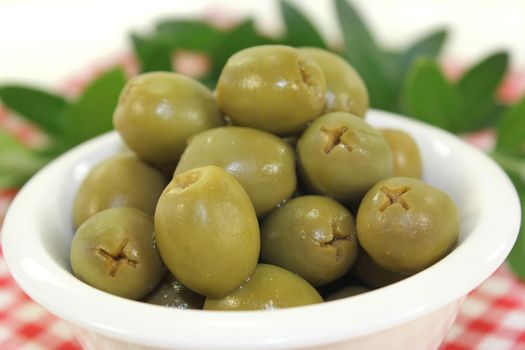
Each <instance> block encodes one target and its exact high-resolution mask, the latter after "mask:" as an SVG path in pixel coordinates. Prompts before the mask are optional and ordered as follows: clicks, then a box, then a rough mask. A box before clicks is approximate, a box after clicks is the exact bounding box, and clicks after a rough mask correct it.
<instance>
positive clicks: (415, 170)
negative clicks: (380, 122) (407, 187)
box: [380, 129, 423, 179]
mask: <svg viewBox="0 0 525 350" xmlns="http://www.w3.org/2000/svg"><path fill="white" fill-rule="evenodd" d="M380 131H381V134H383V137H384V138H385V140H386V142H388V144H389V146H390V149H391V150H392V160H393V162H394V163H393V168H392V176H396V177H399V176H401V177H414V178H416V179H421V173H422V172H423V170H422V165H421V155H420V153H419V148H418V146H417V143H416V141H415V140H414V139H413V138H412V136H410V134H408V133H406V132H404V131H402V130H394V129H382V130H380Z"/></svg>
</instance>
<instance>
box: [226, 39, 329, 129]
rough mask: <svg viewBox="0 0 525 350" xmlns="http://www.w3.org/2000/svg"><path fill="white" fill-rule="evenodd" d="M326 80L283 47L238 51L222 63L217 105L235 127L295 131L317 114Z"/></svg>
mask: <svg viewBox="0 0 525 350" xmlns="http://www.w3.org/2000/svg"><path fill="white" fill-rule="evenodd" d="M325 94H326V82H325V79H324V75H323V72H322V71H321V68H320V67H319V65H318V64H317V62H315V60H314V59H313V58H311V57H310V56H308V55H306V54H304V53H302V52H301V51H299V50H297V49H295V48H292V47H289V46H283V45H262V46H254V47H251V48H247V49H244V50H241V51H239V52H237V53H236V54H234V55H233V56H231V57H230V59H229V60H228V61H227V62H226V65H225V66H224V68H223V70H222V72H221V75H220V77H219V81H218V83H217V102H218V104H219V107H220V108H221V110H222V111H223V112H224V113H225V114H227V115H228V116H229V117H230V118H231V120H232V121H233V123H234V124H235V125H240V126H249V127H252V128H255V129H260V130H265V131H269V132H271V133H274V134H277V135H294V134H298V133H300V132H301V131H302V130H303V129H304V128H305V126H306V124H307V123H308V122H309V121H310V120H312V119H314V118H316V117H317V116H318V115H320V114H321V112H322V111H323V108H324V104H325Z"/></svg>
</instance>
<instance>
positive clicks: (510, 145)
mask: <svg viewBox="0 0 525 350" xmlns="http://www.w3.org/2000/svg"><path fill="white" fill-rule="evenodd" d="M497 131H498V143H497V144H496V149H497V150H498V152H501V153H504V154H508V155H516V156H525V97H523V98H522V99H521V101H519V102H518V103H517V104H515V105H514V106H512V107H510V108H509V109H508V110H507V111H506V113H505V114H504V115H503V117H502V118H501V120H500V121H499V123H498V125H497Z"/></svg>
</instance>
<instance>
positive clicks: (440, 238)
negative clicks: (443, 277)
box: [357, 177, 460, 274]
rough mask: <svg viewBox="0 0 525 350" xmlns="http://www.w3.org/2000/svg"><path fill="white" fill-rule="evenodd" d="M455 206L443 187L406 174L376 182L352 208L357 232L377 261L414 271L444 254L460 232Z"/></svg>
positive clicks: (423, 267)
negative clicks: (357, 206)
mask: <svg viewBox="0 0 525 350" xmlns="http://www.w3.org/2000/svg"><path fill="white" fill-rule="evenodd" d="M459 231H460V227H459V214H458V210H457V208H456V206H455V204H454V202H453V201H452V199H451V198H450V197H449V195H448V194H446V193H445V192H443V191H441V190H439V189H437V188H435V187H433V186H431V185H429V184H426V183H424V182H423V181H421V180H418V179H413V178H408V177H393V178H390V179H387V180H384V181H380V182H378V183H377V184H376V185H374V187H372V189H370V191H369V192H368V193H367V194H366V195H365V197H364V198H363V201H362V202H361V204H360V206H359V210H358V212H357V237H358V239H359V243H361V246H362V247H363V249H364V250H365V251H366V252H367V253H368V254H369V255H370V257H371V258H372V259H373V260H374V261H375V262H376V263H377V264H378V265H380V266H381V267H383V268H385V269H387V270H390V271H394V272H398V273H404V274H410V273H416V272H418V271H421V270H423V269H425V268H427V267H428V266H430V265H432V264H434V263H435V262H436V261H438V260H440V259H441V258H443V257H444V256H445V255H446V254H448V252H449V251H450V250H451V249H452V248H453V247H454V245H455V244H456V242H457V240H458V237H459Z"/></svg>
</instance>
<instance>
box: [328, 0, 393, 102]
mask: <svg viewBox="0 0 525 350" xmlns="http://www.w3.org/2000/svg"><path fill="white" fill-rule="evenodd" d="M336 8H337V17H338V20H339V25H340V27H341V30H342V32H343V38H344V41H345V46H344V52H343V54H344V57H345V58H346V59H347V60H348V61H349V62H350V63H351V64H352V65H353V66H354V68H355V69H356V70H357V71H358V72H359V74H360V75H361V76H362V77H363V80H364V81H365V84H366V86H367V88H368V93H369V94H370V103H371V105H372V107H375V108H381V109H391V108H392V106H393V104H394V103H395V97H396V95H397V89H396V80H395V78H396V76H397V72H396V67H395V66H394V65H393V64H392V63H393V62H392V60H391V59H389V57H388V56H387V55H386V54H384V53H383V52H382V51H381V50H380V49H379V48H378V46H377V45H376V43H375V41H374V39H373V37H372V35H371V34H370V32H369V31H368V29H367V27H366V26H365V24H364V22H363V20H362V19H361V17H360V16H359V14H358V13H357V11H356V10H355V9H354V8H353V7H352V6H350V4H349V3H348V2H347V0H336Z"/></svg>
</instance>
